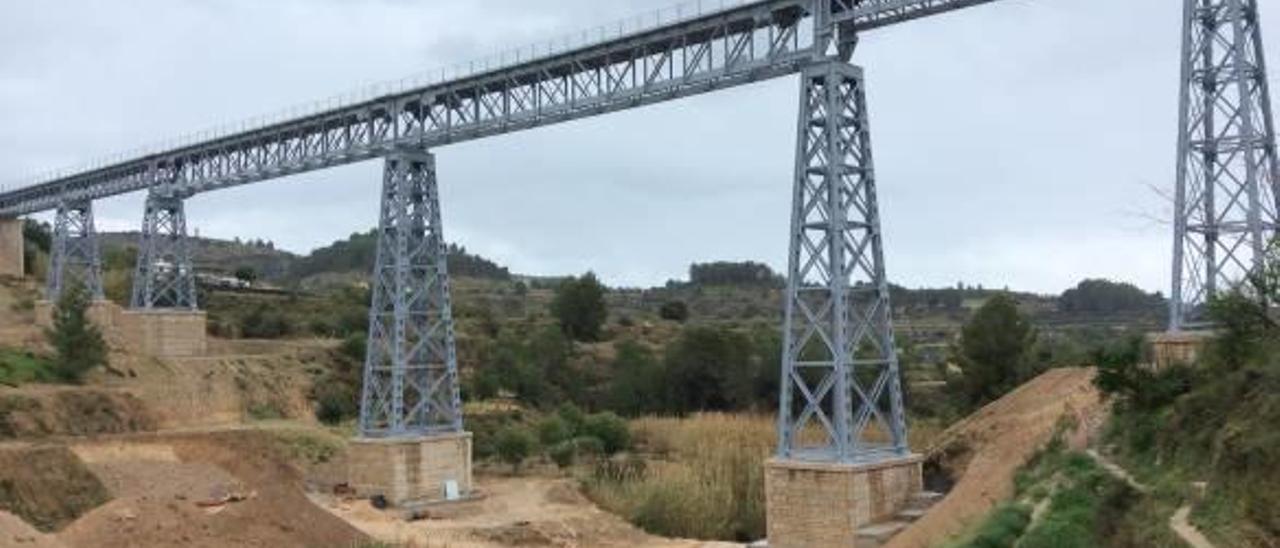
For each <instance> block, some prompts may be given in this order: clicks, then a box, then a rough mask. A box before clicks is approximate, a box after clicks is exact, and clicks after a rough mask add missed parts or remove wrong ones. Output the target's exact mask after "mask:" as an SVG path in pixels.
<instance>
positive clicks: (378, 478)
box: [347, 432, 471, 506]
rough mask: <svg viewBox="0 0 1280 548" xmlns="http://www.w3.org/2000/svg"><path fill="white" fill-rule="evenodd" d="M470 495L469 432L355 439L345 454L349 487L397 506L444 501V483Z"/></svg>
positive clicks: (462, 493) (463, 494)
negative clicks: (449, 483) (413, 436)
mask: <svg viewBox="0 0 1280 548" xmlns="http://www.w3.org/2000/svg"><path fill="white" fill-rule="evenodd" d="M449 481H452V482H455V483H456V484H457V486H458V495H459V496H461V497H466V496H468V495H470V494H471V433H470V432H463V433H461V434H441V435H436V436H426V437H415V438H387V439H376V438H356V439H354V440H352V441H351V445H350V446H349V447H348V451H347V484H348V485H349V486H350V487H351V488H352V489H354V490H355V492H356V494H357V495H359V496H362V497H372V496H376V495H382V496H384V497H386V499H387V502H389V503H390V504H392V505H394V506H404V505H406V504H410V503H427V502H438V501H442V500H446V496H445V495H446V493H445V484H446V482H449Z"/></svg>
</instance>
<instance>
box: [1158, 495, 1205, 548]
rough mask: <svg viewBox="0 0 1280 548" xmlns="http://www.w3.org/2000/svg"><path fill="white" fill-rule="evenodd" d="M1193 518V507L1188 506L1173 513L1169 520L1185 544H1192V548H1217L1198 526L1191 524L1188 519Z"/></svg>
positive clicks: (1170, 525) (1171, 526)
mask: <svg viewBox="0 0 1280 548" xmlns="http://www.w3.org/2000/svg"><path fill="white" fill-rule="evenodd" d="M1189 517H1191V505H1190V504H1187V505H1185V506H1183V507H1182V508H1179V509H1178V511H1177V512H1174V513H1173V517H1171V518H1169V527H1170V528H1172V529H1173V532H1174V533H1177V535H1178V538H1181V539H1182V541H1183V542H1185V543H1187V544H1190V545H1191V547H1192V548H1215V547H1214V545H1213V543H1212V542H1209V539H1208V538H1207V537H1205V536H1204V534H1202V533H1200V530H1199V529H1196V526H1194V525H1192V524H1191V521H1190V520H1188V519H1187V518H1189Z"/></svg>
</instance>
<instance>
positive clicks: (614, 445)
mask: <svg viewBox="0 0 1280 548" xmlns="http://www.w3.org/2000/svg"><path fill="white" fill-rule="evenodd" d="M580 431H581V432H582V435H583V436H586V437H592V438H596V439H598V440H600V442H601V443H603V444H604V451H605V453H608V454H610V455H612V454H614V453H617V452H619V451H626V450H628V449H630V448H631V429H630V428H629V427H628V426H627V421H625V420H623V419H622V417H619V416H617V415H615V414H613V413H608V412H606V413H596V414H594V415H590V416H588V417H587V418H586V419H585V420H584V421H583V423H582V428H581V430H580Z"/></svg>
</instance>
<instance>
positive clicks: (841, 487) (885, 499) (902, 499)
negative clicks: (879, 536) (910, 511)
mask: <svg viewBox="0 0 1280 548" xmlns="http://www.w3.org/2000/svg"><path fill="white" fill-rule="evenodd" d="M923 461H924V459H923V457H921V456H919V455H911V456H908V457H903V458H897V459H891V460H887V461H881V462H876V463H868V464H845V463H822V462H805V461H796V460H784V459H771V460H769V462H767V463H766V464H765V498H766V508H765V512H766V518H767V527H768V533H769V547H770V548H807V547H815V546H831V547H843V548H851V547H853V546H854V545H855V541H856V536H857V532H858V529H860V528H862V527H863V526H866V525H868V524H871V523H876V522H880V521H883V520H886V519H889V518H891V517H893V516H894V515H895V514H897V513H898V512H899V511H900V510H901V509H902V508H904V507H905V506H906V505H907V504H908V503H909V502H910V501H911V500H912V497H914V496H915V495H916V494H917V493H919V492H921V491H922V490H923V489H924V475H923V466H922V463H923Z"/></svg>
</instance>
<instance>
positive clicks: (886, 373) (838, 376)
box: [0, 0, 1280, 546]
mask: <svg viewBox="0 0 1280 548" xmlns="http://www.w3.org/2000/svg"><path fill="white" fill-rule="evenodd" d="M993 1H994V0H754V1H753V0H746V1H741V2H729V3H730V4H732V5H725V2H720V1H718V0H705V1H703V2H697V3H690V4H688V5H686V6H685V9H684V10H683V11H682V12H681V13H680V14H679V16H678V17H675V18H673V19H672V20H670V21H663V22H660V23H661V24H656V25H653V26H651V27H649V28H644V29H636V30H634V31H628V32H619V33H618V34H617V35H613V36H609V37H601V38H600V39H598V40H594V41H592V42H590V43H584V44H581V45H577V46H574V47H566V48H560V49H556V48H553V47H548V48H547V51H545V52H538V54H536V55H529V56H527V57H526V58H525V59H517V60H514V61H512V62H509V63H506V64H504V65H503V66H500V67H497V68H492V69H486V70H480V71H475V72H472V73H469V74H466V75H462V76H459V77H457V78H453V79H443V78H442V79H441V80H439V81H436V82H433V83H430V84H426V85H422V86H419V87H414V88H408V89H402V90H398V91H395V92H389V93H386V94H383V95H380V96H377V97H373V98H370V99H368V100H364V101H360V102H353V103H351V104H346V105H341V106H337V107H334V108H330V109H327V110H323V111H318V112H315V113H312V114H307V115H302V116H298V117H295V118H292V119H287V120H282V121H279V122H277V123H272V124H268V125H263V126H260V127H255V128H251V129H245V130H243V131H239V132H234V133H229V134H225V135H219V136H216V137H210V138H208V139H204V140H199V141H196V142H192V143H190V144H187V145H183V146H178V147H175V148H172V149H169V150H163V151H158V152H155V153H149V154H145V155H142V156H140V157H136V158H130V159H127V160H124V161H119V162H114V163H111V164H109V165H103V166H100V167H97V168H94V169H90V170H86V171H83V172H77V173H72V174H68V175H64V176H57V177H54V178H52V179H50V180H46V181H43V182H40V183H38V184H34V185H31V186H28V187H25V188H20V189H17V190H13V191H10V192H5V193H3V194H0V218H3V219H7V221H5V220H0V224H2V225H3V226H2V227H0V229H2V230H0V236H3V238H0V240H3V242H0V269H3V270H6V271H8V272H14V271H16V272H17V273H18V274H21V271H22V267H21V249H20V247H21V243H22V241H21V229H20V225H19V224H17V223H18V222H19V221H18V217H19V216H21V215H24V214H30V213H36V212H40V211H45V210H56V212H57V213H56V221H55V224H54V227H55V230H54V236H55V237H54V245H53V250H52V253H51V255H52V258H51V265H50V269H49V278H48V282H47V296H48V298H49V299H56V298H57V297H58V295H60V294H61V292H62V291H63V290H64V288H66V287H68V286H69V285H70V284H73V283H74V284H82V285H83V286H84V287H86V288H88V290H89V291H90V292H92V293H93V294H94V295H95V296H97V297H99V298H101V296H102V283H101V267H100V263H99V257H98V250H97V243H96V240H95V236H94V226H93V212H92V211H93V207H92V204H93V201H94V200H96V199H99V198H104V197H108V196H115V195H119V194H124V193H130V192H135V191H143V190H145V191H147V193H148V194H147V200H146V206H145V213H144V217H143V226H142V235H141V240H140V242H139V253H138V262H137V266H136V273H135V277H134V288H133V294H132V306H131V309H132V310H131V313H132V314H135V315H136V318H135V320H136V319H137V318H141V319H142V320H138V321H142V322H143V324H145V325H147V326H150V327H147V328H146V330H147V333H148V336H153V337H164V336H166V333H168V331H166V329H165V328H163V326H162V325H161V324H157V323H154V321H162V320H154V319H155V318H161V319H164V318H169V319H172V318H175V317H183V315H184V314H198V313H196V312H195V311H196V310H197V303H196V293H195V280H194V272H193V269H192V265H191V257H190V251H189V250H188V247H187V243H186V218H185V213H184V209H183V202H184V200H185V199H187V198H190V197H191V196H194V195H196V194H199V193H202V192H211V191H215V190H218V189H222V188H227V187H232V186H237V185H245V184H250V183H256V182H261V181H265V180H269V179H274V178H278V177H284V176H288V175H293V174H298V173H303V172H308V171H314V170H320V169H326V168H329V167H333V166H338V165H342V164H349V163H354V162H361V161H365V160H369V159H374V158H383V159H384V162H385V169H384V179H383V183H382V195H381V211H380V224H379V227H380V228H379V243H378V251H377V259H376V264H375V265H374V268H373V284H372V285H373V288H374V291H373V302H372V303H371V309H370V319H369V350H368V355H367V358H366V363H365V370H364V380H365V382H364V388H363V394H362V402H361V415H360V423H359V438H358V439H357V442H356V443H355V444H353V448H352V455H353V459H352V463H353V464H352V466H351V478H350V479H351V483H352V484H353V485H354V486H356V487H357V488H358V489H362V490H366V491H370V492H372V491H377V492H380V493H383V494H387V495H389V498H391V499H392V500H394V501H407V500H411V499H415V498H428V499H431V498H439V497H441V496H442V493H443V492H444V491H447V490H449V489H452V487H449V488H445V487H444V485H445V484H450V485H457V486H458V487H459V488H460V489H462V490H464V491H465V490H467V489H469V488H470V483H471V473H470V438H469V436H468V435H467V434H466V433H465V431H464V430H463V424H462V419H463V417H462V413H461V409H462V406H461V403H460V400H459V393H458V370H457V359H456V355H455V350H454V332H453V321H452V317H451V309H450V300H449V299H450V296H449V279H448V274H447V268H446V265H445V255H446V254H445V251H444V236H443V231H442V224H441V212H440V207H439V200H438V194H437V182H436V177H435V173H436V171H435V159H434V157H433V156H432V155H431V154H430V153H429V152H428V151H430V150H433V149H435V148H438V147H441V146H445V145H449V144H452V143H458V142H462V141H468V140H473V139H482V138H485V137H489V136H494V135H499V134H503V133H508V132H514V131H520V130H525V129H530V128H535V127H539V126H544V125H549V124H555V123H559V122H565V121H569V120H574V119H578V118H583V117H588V116H598V115H601V114H605V113H609V112H613V111H618V110H623V109H630V108H635V107H639V106H643V105H648V104H652V103H657V102H662V101H669V100H674V99H679V98H682V97H687V96H691V95H695V94H702V93H709V92H713V91H716V90H720V89H724V88H728V87H733V86H738V85H742V84H747V83H751V82H755V81H760V80H764V79H770V78H776V77H781V76H786V75H791V74H799V75H800V76H801V77H800V81H801V89H800V115H799V120H798V127H797V129H798V140H797V146H796V165H795V177H794V180H793V184H794V194H793V203H792V226H791V238H790V255H789V270H788V273H789V284H788V288H787V300H786V303H787V304H786V315H785V326H784V337H785V340H784V352H783V356H782V359H781V368H780V372H781V376H782V385H781V386H782V394H781V398H780V400H781V406H780V409H779V419H778V432H779V446H778V453H777V457H776V458H775V459H774V460H773V461H771V462H770V464H769V466H768V471H767V473H766V478H767V480H766V484H767V492H768V497H769V509H768V514H769V516H768V517H769V533H770V540H771V543H772V545H774V546H827V545H833V546H834V545H844V546H849V545H852V544H853V542H854V540H853V539H854V537H855V530H856V528H857V527H858V526H859V525H861V524H864V523H866V522H869V521H876V520H878V519H881V518H883V517H885V516H888V515H891V514H892V513H893V512H894V511H896V508H897V507H898V506H900V505H901V504H903V503H904V502H905V501H906V499H907V498H908V497H909V496H910V495H911V494H912V493H913V492H914V491H917V490H919V489H920V465H919V460H918V459H917V458H915V457H913V456H912V454H911V452H910V450H909V448H908V447H907V441H906V440H907V438H906V422H905V417H904V415H903V410H902V394H901V389H900V386H899V374H898V361H897V356H896V351H895V344H894V339H893V332H892V330H891V325H890V318H889V314H890V307H889V302H888V298H889V292H888V285H887V277H886V274H885V265H884V257H883V250H882V244H881V233H880V213H879V210H878V206H877V199H876V179H875V169H874V164H873V161H872V154H871V140H870V131H869V126H868V116H867V105H866V101H865V96H864V79H863V73H862V70H861V69H860V68H858V67H856V66H853V65H851V64H850V63H849V60H850V58H851V56H852V54H853V52H854V49H855V46H856V44H857V41H858V36H859V35H860V34H861V33H864V32H867V31H871V30H874V29H877V28H880V27H884V26H887V25H893V24H898V23H904V22H908V21H911V20H915V19H919V18H924V17H930V16H934V15H938V14H943V13H945V12H950V11H955V10H959V9H963V8H969V7H974V6H978V5H980V4H987V3H991V2H993ZM713 5H714V7H713ZM1183 22H1184V25H1185V28H1184V34H1183V47H1182V62H1183V70H1182V73H1183V78H1182V88H1181V113H1180V114H1181V117H1180V131H1181V134H1180V139H1179V149H1178V180H1177V203H1176V208H1175V209H1176V214H1175V223H1174V224H1175V234H1174V241H1175V245H1174V250H1175V259H1174V269H1173V291H1172V297H1173V298H1172V299H1171V301H1172V305H1171V306H1172V308H1171V328H1172V331H1175V332H1176V331H1177V330H1180V329H1182V328H1183V327H1186V326H1191V325H1194V324H1195V323H1196V322H1197V321H1198V320H1199V312H1200V310H1201V308H1202V305H1203V304H1204V303H1205V301H1206V300H1207V298H1208V297H1209V296H1211V295H1212V294H1214V293H1215V292H1217V291H1221V290H1223V289H1224V288H1226V287H1228V286H1229V284H1232V283H1235V282H1236V281H1238V280H1240V279H1241V278H1242V277H1243V275H1244V274H1245V273H1247V272H1249V271H1250V270H1252V269H1254V268H1257V267H1258V265H1259V264H1260V263H1261V260H1262V257H1263V254H1264V246H1265V245H1266V242H1267V241H1268V240H1269V239H1270V238H1271V235H1272V234H1273V233H1274V231H1275V228H1276V221H1277V211H1280V207H1278V206H1277V202H1276V200H1277V199H1280V193H1277V192H1275V188H1274V186H1275V185H1276V183H1277V182H1276V179H1275V176H1276V173H1277V169H1276V148H1275V130H1274V127H1273V120H1274V118H1273V117H1272V115H1271V105H1270V96H1269V91H1268V89H1267V79H1266V73H1265V63H1264V61H1263V55H1262V41H1261V31H1260V29H1259V25H1258V12H1257V0H1184V17H1183ZM15 234H16V235H17V236H16V239H15V237H14V235H15ZM15 248H16V249H17V255H16V258H15V257H14V253H13V252H14V249H15ZM15 261H16V263H17V268H16V269H15V268H14V263H15ZM149 318H150V319H149ZM153 320H154V321H153ZM147 322H152V323H147ZM158 326H159V327H158ZM196 328H197V329H200V330H202V329H203V323H202V320H201V321H200V322H198V323H197V324H196ZM407 468H413V469H412V470H409V471H408V472H406V469H407ZM450 482H452V483H450Z"/></svg>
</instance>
